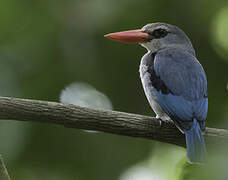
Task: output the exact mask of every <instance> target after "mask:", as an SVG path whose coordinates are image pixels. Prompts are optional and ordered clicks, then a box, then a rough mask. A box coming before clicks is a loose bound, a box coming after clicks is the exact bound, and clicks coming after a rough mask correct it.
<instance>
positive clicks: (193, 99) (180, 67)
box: [154, 49, 208, 130]
mask: <svg viewBox="0 0 228 180" xmlns="http://www.w3.org/2000/svg"><path fill="white" fill-rule="evenodd" d="M154 71H155V74H156V76H157V77H158V78H159V79H160V80H161V81H162V82H163V83H164V86H165V87H166V88H167V89H168V91H166V92H168V93H164V92H163V91H161V90H158V89H157V91H156V92H155V94H156V98H157V101H158V103H159V105H160V106H161V107H162V109H163V110H164V111H165V112H166V113H167V114H168V115H169V116H170V117H171V118H172V119H173V120H174V121H175V123H176V124H177V125H178V126H179V127H180V128H181V129H182V130H186V129H189V128H190V127H191V124H192V121H193V118H196V119H197V120H198V121H201V122H202V123H201V125H202V129H204V120H205V119H206V116H207V106H208V100H207V80H206V75H205V72H204V70H203V68H202V66H201V65H200V63H199V62H198V60H197V59H196V58H195V57H194V56H192V55H191V54H189V53H187V52H185V51H183V50H180V49H168V50H163V51H160V52H158V53H157V54H156V55H155V59H154Z"/></svg>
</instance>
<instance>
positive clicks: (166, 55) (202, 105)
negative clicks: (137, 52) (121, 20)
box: [104, 22, 208, 164]
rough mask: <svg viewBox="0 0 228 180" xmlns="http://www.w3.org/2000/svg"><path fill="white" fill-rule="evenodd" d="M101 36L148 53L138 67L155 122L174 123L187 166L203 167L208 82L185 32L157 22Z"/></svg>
mask: <svg viewBox="0 0 228 180" xmlns="http://www.w3.org/2000/svg"><path fill="white" fill-rule="evenodd" d="M104 36H105V37H106V38H109V39H111V40H114V41H119V42H122V43H129V44H140V45H142V46H143V47H145V48H146V49H147V53H146V54H145V55H144V56H143V57H142V59H141V63H140V67H139V72H140V79H141V82H142V86H143V89H144V92H145V95H146V98H147V100H148V101H149V104H150V106H151V108H152V109H153V111H154V112H155V114H156V118H159V119H161V121H170V120H171V121H173V122H174V124H175V126H176V127H177V128H178V129H179V130H180V131H181V132H182V133H183V134H184V135H185V140H186V149H187V160H188V162H189V163H200V164H201V163H204V162H205V161H206V154H207V153H206V145H205V141H204V137H203V133H204V132H205V121H206V118H207V111H208V96H207V78H206V74H205V71H204V69H203V67H202V65H201V64H200V62H199V61H198V60H197V58H196V53H195V50H194V48H193V45H192V43H191V41H190V39H189V38H188V36H187V35H186V34H185V32H184V31H183V30H181V29H180V28H178V27H177V26H175V25H171V24H167V23H162V22H157V23H150V24H147V25H145V26H143V27H142V28H141V29H136V30H128V31H122V32H116V33H109V34H106V35H104Z"/></svg>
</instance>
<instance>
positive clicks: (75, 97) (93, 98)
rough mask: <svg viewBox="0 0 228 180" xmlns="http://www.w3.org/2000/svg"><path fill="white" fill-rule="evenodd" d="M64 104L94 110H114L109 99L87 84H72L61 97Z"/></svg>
mask: <svg viewBox="0 0 228 180" xmlns="http://www.w3.org/2000/svg"><path fill="white" fill-rule="evenodd" d="M60 101H61V102H62V103H67V104H74V105H78V106H82V107H88V108H94V109H112V103H111V101H110V100H109V98H108V97H107V96H106V95H105V94H103V93H101V92H99V91H97V90H96V89H95V88H94V87H92V86H91V85H89V84H86V83H81V82H77V83H72V84H70V85H69V86H67V87H66V88H65V89H64V90H63V91H62V92H61V95H60Z"/></svg>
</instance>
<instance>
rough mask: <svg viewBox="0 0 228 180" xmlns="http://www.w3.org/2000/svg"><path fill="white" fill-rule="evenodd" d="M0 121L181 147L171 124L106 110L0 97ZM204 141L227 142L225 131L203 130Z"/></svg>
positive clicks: (151, 118) (226, 132)
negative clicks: (131, 138) (27, 123)
mask: <svg viewBox="0 0 228 180" xmlns="http://www.w3.org/2000/svg"><path fill="white" fill-rule="evenodd" d="M0 119H2V120H19V121H35V122H44V123H51V124H59V125H63V126H65V127H68V128H76V129H86V130H95V131H102V132H106V133H113V134H118V135H125V136H132V137H140V138H147V139H152V140H156V141H160V142H165V143H171V144H175V145H179V146H183V147H185V139H184V135H183V134H181V133H180V132H179V131H178V130H177V128H176V127H175V125H174V124H173V123H172V122H162V124H161V122H160V120H159V119H156V118H154V117H149V116H143V115H137V114H132V113H124V112H117V111H109V110H95V109H89V108H83V107H79V106H74V105H70V104H62V103H56V102H47V101H38V100H28V99H19V98H9V97H0ZM204 136H205V140H206V142H207V143H209V144H210V143H213V145H218V144H224V143H227V142H228V130H224V129H215V128H206V132H205V135H204Z"/></svg>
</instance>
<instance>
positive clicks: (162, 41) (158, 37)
mask: <svg viewBox="0 0 228 180" xmlns="http://www.w3.org/2000/svg"><path fill="white" fill-rule="evenodd" d="M141 30H142V31H143V32H145V33H148V34H149V38H148V41H147V42H145V43H140V44H141V45H142V46H143V47H145V48H146V49H147V50H148V51H150V52H157V51H159V50H162V49H165V48H181V49H183V50H185V51H187V52H189V53H191V54H192V55H195V51H194V48H193V46H192V43H191V41H190V40H189V38H188V36H187V35H186V34H185V33H184V31H182V30H181V29H180V28H178V27H177V26H174V25H171V24H166V23H159V22H158V23H151V24H147V25H145V26H144V27H143V28H142V29H141Z"/></svg>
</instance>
